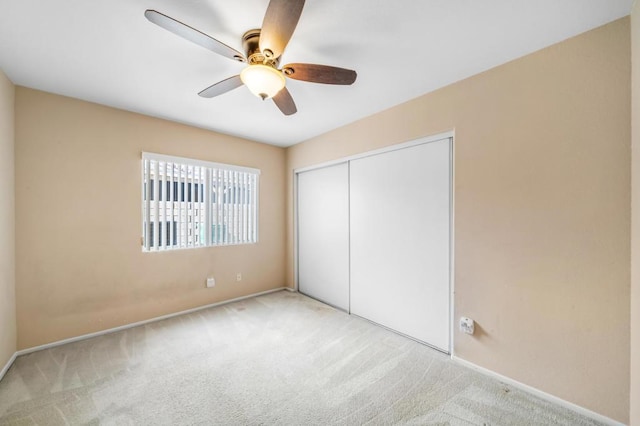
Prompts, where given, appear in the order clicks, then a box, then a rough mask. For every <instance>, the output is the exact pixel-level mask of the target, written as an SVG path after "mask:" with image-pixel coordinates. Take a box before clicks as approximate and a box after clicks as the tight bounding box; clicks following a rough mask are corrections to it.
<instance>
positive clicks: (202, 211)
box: [142, 152, 260, 251]
mask: <svg viewBox="0 0 640 426" xmlns="http://www.w3.org/2000/svg"><path fill="white" fill-rule="evenodd" d="M259 176H260V170H257V169H250V168H247V167H239V166H231V165H227V164H218V163H210V162H206V161H199V160H192V159H188V158H179V157H171V156H168V155H161V154H151V153H147V152H144V153H142V250H143V251H164V250H175V249H185V248H195V247H208V246H221V245H236V244H251V243H256V242H257V241H258V183H259V179H258V178H259Z"/></svg>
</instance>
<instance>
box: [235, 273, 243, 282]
mask: <svg viewBox="0 0 640 426" xmlns="http://www.w3.org/2000/svg"><path fill="white" fill-rule="evenodd" d="M236 281H242V274H241V273H240V272H238V273H237V274H236Z"/></svg>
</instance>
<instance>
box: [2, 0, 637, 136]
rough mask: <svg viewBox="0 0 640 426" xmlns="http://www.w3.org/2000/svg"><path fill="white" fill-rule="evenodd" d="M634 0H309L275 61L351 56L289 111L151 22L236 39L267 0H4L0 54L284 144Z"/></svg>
mask: <svg viewBox="0 0 640 426" xmlns="http://www.w3.org/2000/svg"><path fill="white" fill-rule="evenodd" d="M632 2H633V0H482V1H481V0H402V1H397V0H396V1H393V0H349V1H344V0H307V1H306V5H305V8H304V11H303V13H302V17H301V19H300V22H299V23H298V27H297V29H296V32H295V33H294V35H293V38H292V40H291V42H290V43H289V46H288V47H287V50H286V52H285V53H284V55H283V57H282V62H281V64H285V63H288V62H309V63H319V64H325V65H334V66H339V67H344V68H351V69H355V70H356V71H357V72H358V79H357V81H356V83H355V84H354V85H353V86H328V85H320V84H313V83H305V82H300V81H295V80H288V81H287V87H288V88H289V91H290V92H291V94H292V95H293V98H294V99H295V102H296V104H297V106H298V113H297V114H295V115H293V116H290V117H286V116H284V115H282V114H281V113H280V111H279V110H278V109H277V108H276V106H275V105H274V104H273V102H271V101H266V102H263V101H261V100H260V99H258V98H256V97H254V96H253V95H251V94H250V93H249V91H248V90H247V89H246V87H240V88H238V89H236V90H234V91H232V92H229V93H226V94H224V95H221V96H219V97H216V98H213V99H205V98H201V97H199V96H198V95H197V93H198V92H199V91H200V90H202V89H204V88H206V87H208V86H210V85H211V84H213V83H215V82H217V81H219V80H222V79H224V78H227V77H230V76H232V75H236V74H238V73H239V72H240V71H241V69H242V68H243V66H244V65H243V64H241V63H236V62H233V61H231V60H229V59H227V58H224V57H222V56H219V55H216V54H215V53H213V52H211V51H208V50H206V49H204V48H202V47H200V46H197V45H195V44H192V43H190V42H188V41H186V40H184V39H181V38H179V37H177V36H176V35H174V34H172V33H170V32H168V31H166V30H164V29H162V28H160V27H158V26H156V25H154V24H152V23H150V22H149V21H147V20H146V19H145V17H144V11H145V10H146V9H156V10H158V11H159V12H162V13H164V14H166V15H169V16H171V17H173V18H175V19H177V20H180V21H182V22H184V23H186V24H188V25H191V26H192V27H195V28H197V29H199V30H200V31H202V32H204V33H207V34H209V35H211V36H212V37H214V38H217V39H218V40H220V41H222V42H224V43H226V44H228V45H229V46H231V47H233V48H235V49H237V50H240V51H242V44H241V40H240V37H241V36H242V34H243V33H244V32H245V31H246V30H249V29H252V28H259V27H260V26H261V23H262V18H263V16H264V13H265V10H266V8H267V5H268V0H234V1H222V0H182V1H175V0H56V1H49V0H0V68H1V69H3V70H4V71H5V73H6V74H7V75H8V76H9V78H10V79H11V80H12V81H13V82H14V83H15V84H18V85H21V86H26V87H32V88H35V89H40V90H45V91H48V92H53V93H58V94H61V95H65V96H70V97H74V98H79V99H84V100H87V101H91V102H97V103H100V104H104V105H109V106H113V107H116V108H121V109H125V110H129V111H135V112H139V113H142V114H147V115H151V116H155V117H161V118H166V119H169V120H173V121H177V122H181V123H186V124H190V125H193V126H197V127H202V128H205V129H210V130H214V131H217V132H221V133H226V134H231V135H236V136H241V137H244V138H247V139H252V140H256V141H261V142H266V143H269V144H273V145H278V146H289V145H292V144H295V143H298V142H301V141H303V140H306V139H309V138H311V137H313V136H316V135H318V134H321V133H324V132H327V131H329V130H332V129H334V128H336V127H339V126H342V125H345V124H347V123H350V122H353V121H355V120H357V119H360V118H362V117H365V116H368V115H371V114H373V113H375V112H378V111H381V110H384V109H387V108H389V107H392V106H394V105H397V104H399V103H402V102H405V101H407V100H409V99H412V98H415V97H418V96H420V95H422V94H424V93H428V92H430V91H433V90H435V89H437V88H439V87H443V86H445V85H448V84H450V83H453V82H455V81H458V80H461V79H463V78H466V77H469V76H471V75H473V74H477V73H478V72H481V71H484V70H487V69H489V68H492V67H495V66H496V65H499V64H502V63H505V62H507V61H510V60H512V59H515V58H517V57H520V56H523V55H526V54H528V53H530V52H533V51H535V50H538V49H541V48H543V47H545V46H548V45H551V44H553V43H556V42H559V41H561V40H564V39H566V38H569V37H571V36H573V35H576V34H579V33H582V32H584V31H587V30H589V29H591V28H594V27H597V26H599V25H602V24H605V23H607V22H610V21H612V20H615V19H617V18H620V17H623V16H625V15H628V14H629V12H630V10H631V4H632Z"/></svg>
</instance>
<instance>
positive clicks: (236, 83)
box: [198, 75, 243, 98]
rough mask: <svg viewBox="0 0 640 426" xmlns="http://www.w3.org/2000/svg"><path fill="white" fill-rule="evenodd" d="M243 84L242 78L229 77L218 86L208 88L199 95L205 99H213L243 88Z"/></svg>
mask: <svg viewBox="0 0 640 426" xmlns="http://www.w3.org/2000/svg"><path fill="white" fill-rule="evenodd" d="M242 84H243V83H242V80H241V79H240V76H239V75H234V76H233V77H229V78H227V79H226V80H222V81H219V82H217V83H216V84H214V85H211V86H209V87H207V88H206V89H204V90H203V91H201V92H200V93H198V95H199V96H202V97H203V98H213V97H214V96H218V95H222V94H223V93H227V92H229V91H231V90H233V89H236V88H238V87H240V86H242Z"/></svg>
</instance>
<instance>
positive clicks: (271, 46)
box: [260, 0, 304, 58]
mask: <svg viewBox="0 0 640 426" xmlns="http://www.w3.org/2000/svg"><path fill="white" fill-rule="evenodd" d="M303 7H304V0H271V1H270V2H269V7H267V13H266V14H265V16H264V20H263V21H262V29H261V31H260V50H261V51H262V53H263V54H265V56H267V57H269V56H270V55H268V52H266V51H267V50H270V51H271V52H272V53H273V55H271V57H273V58H279V57H280V55H282V52H284V48H285V47H287V44H288V43H289V40H290V39H291V36H292V35H293V31H294V30H295V29H296V25H298V20H300V15H301V14H302V8H303ZM265 52H266V53H265Z"/></svg>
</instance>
